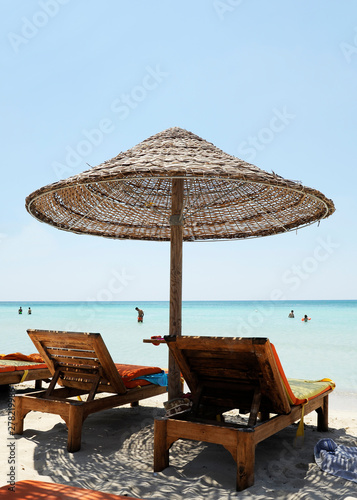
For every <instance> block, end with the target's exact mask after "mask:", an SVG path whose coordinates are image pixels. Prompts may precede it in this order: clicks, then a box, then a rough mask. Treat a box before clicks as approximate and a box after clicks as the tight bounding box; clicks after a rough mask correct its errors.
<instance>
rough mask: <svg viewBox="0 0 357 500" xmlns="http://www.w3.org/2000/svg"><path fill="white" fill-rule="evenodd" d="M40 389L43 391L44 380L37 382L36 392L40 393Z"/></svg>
mask: <svg viewBox="0 0 357 500" xmlns="http://www.w3.org/2000/svg"><path fill="white" fill-rule="evenodd" d="M40 389H42V380H36V381H35V390H36V391H39V390H40Z"/></svg>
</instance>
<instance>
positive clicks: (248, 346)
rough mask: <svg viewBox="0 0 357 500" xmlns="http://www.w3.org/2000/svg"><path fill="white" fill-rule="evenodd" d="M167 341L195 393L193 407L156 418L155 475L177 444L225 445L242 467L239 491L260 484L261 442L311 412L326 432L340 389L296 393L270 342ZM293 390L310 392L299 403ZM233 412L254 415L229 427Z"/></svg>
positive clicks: (320, 386) (301, 384)
mask: <svg viewBox="0 0 357 500" xmlns="http://www.w3.org/2000/svg"><path fill="white" fill-rule="evenodd" d="M165 341H166V343H167V345H168V347H169V349H170V352H171V353H172V354H173V356H174V358H175V360H176V362H177V364H178V366H179V368H180V370H181V372H182V375H183V377H184V379H185V381H186V382H187V385H188V386H189V388H190V391H191V395H192V407H191V408H190V409H188V410H187V411H183V412H180V413H177V414H174V415H170V416H169V417H163V418H157V419H155V426H154V429H155V430H154V434H155V435H154V470H155V471H156V472H159V471H162V470H163V469H164V468H166V467H168V466H169V449H170V447H171V445H172V444H173V443H174V442H175V441H177V440H178V439H189V440H196V441H206V442H209V443H216V444H221V445H223V446H224V447H225V448H226V449H227V450H228V451H229V452H230V453H231V455H232V456H233V458H234V460H235V461H236V463H237V482H236V488H237V490H238V491H241V490H244V489H245V488H248V487H249V486H252V485H253V484H254V463H255V447H256V445H257V444H258V443H259V442H260V441H263V440H264V439H266V438H268V437H270V436H272V435H273V434H275V433H277V432H278V431H280V430H282V429H284V428H285V427H287V426H289V425H290V424H292V423H294V422H296V421H297V420H300V419H302V417H303V415H304V413H305V414H308V413H310V412H311V411H313V410H316V412H317V414H318V420H317V422H318V430H321V431H327V430H328V394H329V393H330V392H331V391H332V390H333V388H334V383H333V382H332V381H329V380H328V379H327V380H322V381H318V382H310V383H309V382H306V381H296V380H295V381H294V386H290V384H292V381H288V380H287V379H286V377H285V374H284V372H283V370H282V367H281V364H280V361H279V358H278V356H277V354H276V352H275V349H274V347H273V345H272V344H270V342H269V340H268V339H266V338H228V337H193V336H192V337H190V336H183V337H169V336H166V337H165ZM289 382H290V384H289ZM292 387H294V388H295V389H296V390H298V389H301V388H302V389H303V391H304V392H300V394H299V396H298V397H297V394H296V393H295V395H294V394H293V391H292ZM232 409H239V410H240V412H241V413H243V414H245V413H247V414H249V418H248V419H247V422H246V423H242V424H236V423H225V422H224V413H225V412H227V411H229V410H232ZM258 414H259V415H260V419H259V420H258Z"/></svg>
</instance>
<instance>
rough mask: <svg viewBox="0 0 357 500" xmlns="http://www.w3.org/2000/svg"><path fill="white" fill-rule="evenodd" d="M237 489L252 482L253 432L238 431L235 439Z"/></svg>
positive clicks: (245, 486) (253, 460)
mask: <svg viewBox="0 0 357 500" xmlns="http://www.w3.org/2000/svg"><path fill="white" fill-rule="evenodd" d="M236 461H237V491H242V490H245V489H246V488H249V486H253V484H254V464H255V443H254V432H250V431H249V430H248V431H246V432H245V431H239V432H238V439H237V460H236Z"/></svg>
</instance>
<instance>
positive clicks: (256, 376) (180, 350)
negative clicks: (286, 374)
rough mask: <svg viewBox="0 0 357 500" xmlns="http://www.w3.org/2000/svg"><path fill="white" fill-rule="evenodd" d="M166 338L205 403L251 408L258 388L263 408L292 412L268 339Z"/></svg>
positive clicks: (189, 384)
mask: <svg viewBox="0 0 357 500" xmlns="http://www.w3.org/2000/svg"><path fill="white" fill-rule="evenodd" d="M165 339H166V340H167V345H168V347H169V349H170V351H171V352H172V354H173V356H174V357H175V359H176V362H177V364H178V365H179V367H180V370H181V372H182V375H183V377H184V379H185V380H186V382H187V384H188V386H189V388H190V390H191V392H192V393H193V395H195V394H196V393H197V391H203V392H202V402H203V403H206V404H208V405H214V406H221V407H227V408H240V409H243V408H244V409H249V408H250V405H251V402H252V397H253V394H254V391H255V390H256V389H257V388H258V389H259V390H260V392H261V395H262V402H261V409H262V410H266V411H269V412H271V413H289V412H290V410H291V407H290V404H289V401H288V398H287V395H286V393H285V389H284V386H283V383H282V380H281V377H280V374H279V371H278V367H277V365H276V361H275V358H274V355H273V352H272V349H271V346H270V342H269V340H268V339H266V338H258V337H257V338H237V337H234V338H233V337H194V336H192V337H191V336H182V337H174V338H173V339H175V340H170V338H168V337H165Z"/></svg>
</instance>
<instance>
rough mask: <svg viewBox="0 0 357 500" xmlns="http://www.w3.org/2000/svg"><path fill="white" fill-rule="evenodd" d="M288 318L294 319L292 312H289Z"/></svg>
mask: <svg viewBox="0 0 357 500" xmlns="http://www.w3.org/2000/svg"><path fill="white" fill-rule="evenodd" d="M288 318H295V316H294V311H293V310H291V312H289V316H288Z"/></svg>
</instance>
